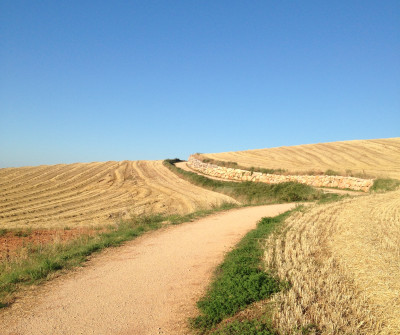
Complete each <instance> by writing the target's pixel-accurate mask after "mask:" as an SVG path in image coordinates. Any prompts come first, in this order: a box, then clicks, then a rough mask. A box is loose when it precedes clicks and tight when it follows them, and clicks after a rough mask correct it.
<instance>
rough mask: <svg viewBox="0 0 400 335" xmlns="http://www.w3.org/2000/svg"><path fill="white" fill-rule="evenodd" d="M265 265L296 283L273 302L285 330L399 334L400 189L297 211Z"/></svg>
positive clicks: (268, 252)
mask: <svg viewBox="0 0 400 335" xmlns="http://www.w3.org/2000/svg"><path fill="white" fill-rule="evenodd" d="M266 262H267V264H268V265H269V266H273V267H275V268H276V269H277V271H278V275H279V277H280V278H282V279H285V280H287V281H289V282H290V283H291V284H292V286H291V287H290V289H289V290H287V291H286V292H283V293H282V292H281V293H280V294H278V295H277V296H276V297H275V303H276V312H275V315H274V322H275V324H276V326H277V328H278V329H279V330H280V331H281V332H282V333H299V334H301V333H302V332H301V331H302V329H303V330H304V329H309V330H315V332H317V333H318V334H319V333H322V334H400V266H399V264H400V190H398V191H395V192H390V193H386V194H372V195H369V196H365V197H360V198H353V199H348V200H345V201H342V202H337V203H334V204H328V205H323V206H315V207H312V208H309V209H306V210H304V212H297V213H295V214H294V215H293V216H292V217H290V218H289V219H288V220H287V221H286V224H285V228H284V229H283V230H282V231H281V232H280V233H277V234H276V235H275V236H273V237H271V238H270V239H269V240H268V241H267V249H266ZM312 325H316V329H315V327H313V326H312ZM307 327H308V328H307ZM296 330H297V331H296ZM318 331H319V332H318ZM311 333H313V332H311Z"/></svg>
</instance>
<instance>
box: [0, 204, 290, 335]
mask: <svg viewBox="0 0 400 335" xmlns="http://www.w3.org/2000/svg"><path fill="white" fill-rule="evenodd" d="M294 207H295V204H279V205H267V206H259V207H247V208H241V209H234V210H230V211H227V212H221V213H218V214H215V215H212V216H209V217H206V218H203V219H200V220H197V221H195V222H189V223H185V224H182V225H179V226H171V227H167V228H164V229H161V230H159V231H156V232H153V233H150V234H147V235H144V236H142V237H140V238H138V239H136V240H134V241H131V242H129V243H127V244H126V245H124V246H122V247H120V248H114V249H109V250H107V251H105V252H103V253H102V254H100V255H97V256H95V257H93V258H92V260H91V261H89V262H88V264H87V265H86V266H85V267H83V268H79V269H78V270H76V271H73V272H71V273H69V274H67V275H65V276H61V277H59V278H57V279H55V280H53V281H50V282H48V283H46V284H44V285H42V286H40V287H39V288H38V289H36V290H34V291H33V290H32V291H31V292H30V293H27V294H25V295H24V296H23V297H21V298H19V299H18V300H17V301H16V302H15V303H14V304H13V305H12V306H11V307H10V308H7V309H5V310H2V311H1V312H0V334H1V335H3V334H4V335H6V334H7V335H17V334H18V335H25V334H31V335H36V334H54V335H56V334H97V335H101V334H107V335H108V334H124V335H128V334H132V335H133V334H135V335H140V334H188V333H190V331H189V329H188V328H187V327H188V326H187V320H188V318H189V317H193V316H196V314H197V308H196V301H197V300H198V299H199V298H200V297H201V296H202V295H203V294H204V293H205V290H206V288H207V286H208V284H209V283H210V280H211V277H212V274H213V271H214V269H215V268H216V266H217V265H218V264H220V263H221V262H222V260H223V258H224V255H225V253H226V252H228V251H229V250H231V249H232V247H233V246H234V245H235V244H236V243H237V242H238V241H239V240H240V239H241V238H242V237H243V236H244V235H245V234H246V233H247V232H248V231H249V230H251V229H253V228H255V226H256V223H257V222H258V221H259V220H260V219H261V218H262V217H264V216H275V215H278V214H280V213H282V212H285V211H287V210H289V209H292V208H294Z"/></svg>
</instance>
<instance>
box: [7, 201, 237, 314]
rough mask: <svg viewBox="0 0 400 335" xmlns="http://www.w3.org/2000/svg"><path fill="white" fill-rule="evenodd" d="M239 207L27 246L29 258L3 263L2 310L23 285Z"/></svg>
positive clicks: (152, 218)
mask: <svg viewBox="0 0 400 335" xmlns="http://www.w3.org/2000/svg"><path fill="white" fill-rule="evenodd" d="M235 206H236V205H234V204H226V203H224V204H222V205H221V206H215V207H214V208H212V209H209V210H201V211H197V212H194V213H190V214H187V215H158V214H157V215H149V216H140V217H134V218H132V219H130V220H124V221H120V222H118V223H116V224H115V225H112V226H110V227H109V228H108V230H107V231H105V232H99V233H98V234H96V235H94V236H89V235H82V236H80V237H79V238H76V239H74V240H72V241H69V242H66V243H53V244H49V245H45V246H42V245H39V246H34V245H28V246H25V247H24V249H23V250H21V253H22V254H23V255H25V256H22V257H21V256H15V257H12V258H10V259H8V258H7V259H5V260H2V261H0V308H1V307H5V306H7V305H9V304H10V303H12V301H13V298H14V294H15V293H16V292H17V291H18V290H19V289H20V288H21V287H22V286H23V285H32V284H39V283H41V282H42V281H45V280H47V279H49V278H50V277H51V276H52V274H54V273H55V272H57V271H59V270H66V269H71V268H73V267H76V266H80V265H82V264H83V263H84V262H85V261H87V259H88V257H89V256H90V255H92V254H93V253H95V252H99V251H101V250H103V249H105V248H108V247H116V246H119V245H121V244H122V243H124V242H126V241H128V240H132V239H134V238H136V237H138V236H140V235H142V234H144V233H145V232H148V231H151V230H155V229H158V228H160V227H162V226H163V225H165V224H179V223H183V222H188V221H191V220H194V219H196V218H199V217H203V216H206V215H209V214H212V213H214V212H217V211H221V210H226V209H230V208H233V207H235ZM22 251H23V252H22Z"/></svg>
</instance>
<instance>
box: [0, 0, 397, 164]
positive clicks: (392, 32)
mask: <svg viewBox="0 0 400 335" xmlns="http://www.w3.org/2000/svg"><path fill="white" fill-rule="evenodd" d="M397 136H400V1H398V0H396V1H385V0H383V1H378V0H377V1H350V0H346V1H309V0H305V1H281V0H280V1H266V0H264V1H233V0H230V1H215V0H213V1H197V0H182V1H149V0H145V1H83V0H79V1H71V0H69V1H54V0H51V1H30V0H26V1H18V0H4V1H1V2H0V167H11V166H24V165H39V164H56V163H72V162H90V161H107V160H125V159H127V160H139V159H164V158H168V157H170V158H173V157H180V158H187V156H188V155H189V154H191V153H194V152H221V151H236V150H246V149H256V148H266V147H276V146H283V145H296V144H306V143H317V142H330V141H340V140H352V139H371V138H386V137H397Z"/></svg>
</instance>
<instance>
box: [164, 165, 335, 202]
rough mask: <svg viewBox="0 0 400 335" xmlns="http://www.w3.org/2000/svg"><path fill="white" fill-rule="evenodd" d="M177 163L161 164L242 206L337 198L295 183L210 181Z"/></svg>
mask: <svg viewBox="0 0 400 335" xmlns="http://www.w3.org/2000/svg"><path fill="white" fill-rule="evenodd" d="M177 162H180V160H179V159H167V160H165V161H164V163H163V164H164V165H165V166H166V167H167V168H168V169H170V170H171V171H172V172H174V173H175V174H177V175H178V176H180V177H181V178H183V179H185V180H186V181H189V182H190V183H192V184H194V185H197V186H201V187H204V188H207V189H209V190H212V191H214V192H219V193H223V194H226V195H228V196H230V197H232V198H234V199H236V200H238V201H240V202H241V203H243V204H252V205H255V204H270V203H280V202H295V201H315V200H322V199H331V198H337V196H336V195H333V194H325V193H323V192H322V191H319V190H316V189H315V188H313V187H311V186H308V185H304V184H300V183H296V182H287V183H280V184H265V183H255V182H251V181H246V182H241V183H235V182H231V181H221V180H215V179H210V178H207V177H205V176H202V175H199V174H197V173H194V172H189V171H185V170H182V169H180V168H178V167H176V166H175V165H174V164H175V163H177Z"/></svg>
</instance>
